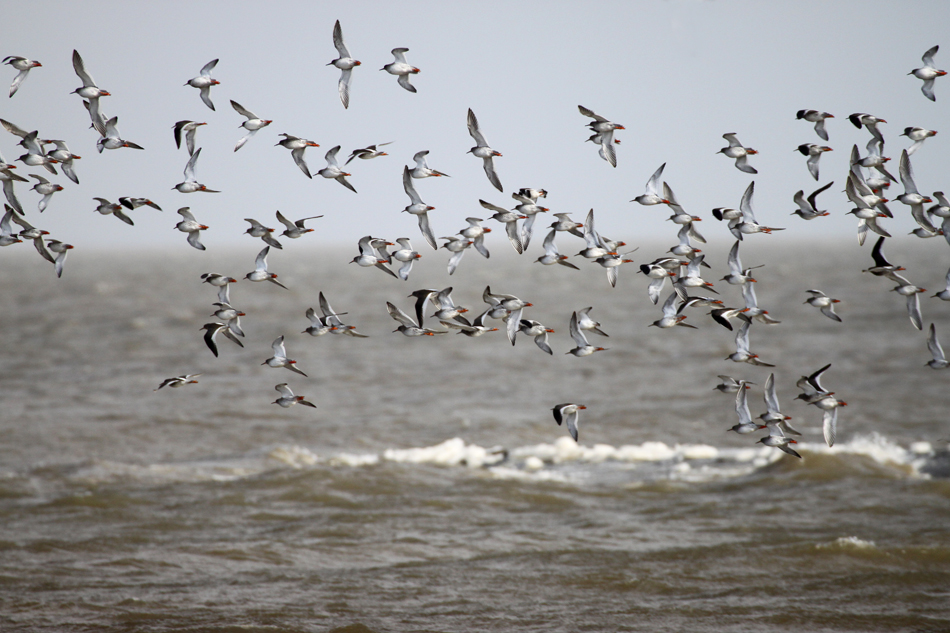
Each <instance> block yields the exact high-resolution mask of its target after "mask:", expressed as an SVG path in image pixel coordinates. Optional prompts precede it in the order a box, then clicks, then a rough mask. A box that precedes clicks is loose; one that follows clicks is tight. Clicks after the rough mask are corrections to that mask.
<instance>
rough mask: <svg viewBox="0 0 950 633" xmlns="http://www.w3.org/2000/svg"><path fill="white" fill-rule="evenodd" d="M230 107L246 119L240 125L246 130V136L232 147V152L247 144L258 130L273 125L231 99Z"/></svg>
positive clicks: (268, 120)
mask: <svg viewBox="0 0 950 633" xmlns="http://www.w3.org/2000/svg"><path fill="white" fill-rule="evenodd" d="M231 107H232V108H234V111H235V112H237V113H238V114H240V115H241V116H243V117H246V118H247V121H245V122H244V123H242V124H241V125H240V127H243V128H244V129H245V130H247V134H245V135H244V136H243V137H242V138H241V140H239V141H238V142H237V144H236V145H235V146H234V151H235V152H236V151H238V150H239V149H241V148H242V147H244V144H245V143H247V140H248V139H249V138H251V137H252V136H254V135H255V134H256V133H257V131H258V130H260V129H261V128H265V127H267V126H268V125H270V124H271V123H273V121H271V120H270V119H262V118H261V117H259V116H257V115H256V114H254V113H253V112H251V111H250V110H248V109H247V108H245V107H244V106H242V105H241V104H240V103H238V102H237V101H235V100H234V99H231Z"/></svg>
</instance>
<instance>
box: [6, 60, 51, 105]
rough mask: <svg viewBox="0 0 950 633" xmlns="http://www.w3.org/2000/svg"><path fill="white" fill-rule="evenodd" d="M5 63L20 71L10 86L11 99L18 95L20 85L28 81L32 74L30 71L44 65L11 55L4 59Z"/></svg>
mask: <svg viewBox="0 0 950 633" xmlns="http://www.w3.org/2000/svg"><path fill="white" fill-rule="evenodd" d="M3 63H4V64H7V65H9V66H12V67H13V68H15V69H16V70H18V71H20V72H18V73H17V76H16V77H14V78H13V83H12V84H10V96H11V97H12V96H13V95H15V94H16V91H17V90H19V89H20V84H21V83H23V80H24V79H26V76H27V75H28V74H30V70H31V69H33V68H38V67H40V66H42V65H43V64H41V63H39V62H38V61H34V60H32V59H27V58H26V57H20V56H19V55H9V56H7V57H4V58H3Z"/></svg>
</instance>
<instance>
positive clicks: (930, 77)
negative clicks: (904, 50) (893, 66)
mask: <svg viewBox="0 0 950 633" xmlns="http://www.w3.org/2000/svg"><path fill="white" fill-rule="evenodd" d="M939 49H940V47H939V46H934V47H932V48H929V49H927V52H926V53H924V55H923V57H921V59H922V60H923V62H924V65H923V66H922V67H920V68H915V69H913V70H912V71H910V72H909V73H907V74H908V75H913V76H914V77H917V79H922V80H923V82H924V85H923V86H921V87H920V91H921V92H922V93H924V96H925V97H927V98H928V99H930V100H931V101H936V100H937V97H935V96H934V80H935V79H936V78H937V77H943V76H944V75H946V74H947V71H945V70H938V69H937V68H936V67H935V66H934V55H936V54H937V51H938V50H939Z"/></svg>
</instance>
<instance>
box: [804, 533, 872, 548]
mask: <svg viewBox="0 0 950 633" xmlns="http://www.w3.org/2000/svg"><path fill="white" fill-rule="evenodd" d="M815 547H817V548H818V549H844V550H849V549H851V550H862V549H874V548H877V545H875V544H874V541H865V540H864V539H861V538H858V537H857V536H842V537H840V538H837V539H835V540H834V541H831V542H830V543H820V544H818V545H816V546H815Z"/></svg>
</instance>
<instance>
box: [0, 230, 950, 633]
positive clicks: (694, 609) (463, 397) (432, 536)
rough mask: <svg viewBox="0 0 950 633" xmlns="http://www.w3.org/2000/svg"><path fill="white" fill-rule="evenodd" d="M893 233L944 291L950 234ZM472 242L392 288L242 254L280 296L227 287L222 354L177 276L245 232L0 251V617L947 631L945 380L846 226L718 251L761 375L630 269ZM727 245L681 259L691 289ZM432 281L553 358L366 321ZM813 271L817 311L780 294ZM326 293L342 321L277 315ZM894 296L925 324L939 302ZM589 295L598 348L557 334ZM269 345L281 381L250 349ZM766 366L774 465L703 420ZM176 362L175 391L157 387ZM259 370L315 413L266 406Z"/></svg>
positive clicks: (176, 624) (67, 623)
mask: <svg viewBox="0 0 950 633" xmlns="http://www.w3.org/2000/svg"><path fill="white" fill-rule="evenodd" d="M766 239H767V238H766ZM300 242H301V243H303V242H304V240H301V241H300ZM773 244H776V245H778V246H776V247H774V248H769V247H772V245H773ZM902 244H903V242H900V243H895V246H894V247H893V248H889V250H888V256H889V257H890V258H891V259H892V260H894V261H897V262H899V263H902V264H904V265H905V266H906V267H907V268H908V269H909V272H908V276H909V277H910V278H911V280H912V281H915V282H916V283H918V284H919V285H924V286H926V287H928V288H933V289H935V290H938V289H940V287H942V285H941V284H942V279H943V276H944V275H945V274H946V268H947V265H948V264H950V262H947V261H944V260H945V259H946V258H945V252H946V244H945V243H942V242H941V243H937V240H930V241H926V242H925V241H918V244H913V243H908V244H906V245H905V246H903V247H902V246H901V245H902ZM491 246H493V248H492V250H493V253H492V259H491V260H489V261H485V260H483V259H481V258H479V257H478V256H477V255H476V254H474V253H469V254H467V255H466V256H465V258H464V259H463V261H462V263H461V265H460V266H459V269H458V271H457V272H456V274H455V275H454V276H452V277H451V278H449V277H447V276H446V275H445V271H444V268H443V266H444V261H445V258H444V257H443V256H441V255H436V254H433V253H431V252H429V253H424V256H425V257H424V259H423V260H422V262H420V264H423V263H424V264H425V265H420V266H419V267H418V268H417V269H415V270H414V271H413V274H412V276H411V277H410V281H409V282H408V283H405V282H401V281H400V282H397V281H396V280H393V279H391V278H388V277H386V276H385V275H383V274H382V273H380V272H378V271H375V270H372V269H368V270H367V269H359V268H358V267H356V266H346V265H342V264H341V262H345V261H347V260H348V259H349V258H350V257H352V255H353V253H350V252H349V251H345V252H344V251H331V252H329V253H321V252H309V253H308V248H307V246H304V245H301V246H299V247H298V245H297V244H294V245H293V247H294V250H293V251H292V252H290V251H291V249H289V248H288V249H287V250H286V251H285V252H283V253H278V254H272V256H271V258H270V260H269V261H270V264H271V268H272V269H273V270H275V271H276V272H278V273H279V274H280V277H281V280H284V282H285V283H286V284H287V285H288V286H289V287H290V290H289V291H285V290H281V289H280V288H277V287H276V286H271V285H269V284H255V285H252V284H250V283H249V282H242V283H240V284H238V285H237V286H236V287H235V288H233V289H232V299H233V303H234V305H235V306H236V307H239V308H240V309H242V310H244V311H245V312H247V314H248V316H247V317H245V319H243V320H242V326H243V327H244V330H245V332H247V338H246V341H245V342H246V347H245V348H244V349H243V350H242V349H240V348H238V347H236V346H234V345H233V344H231V343H230V342H228V341H226V340H222V341H219V347H220V351H221V356H220V358H217V359H215V358H214V357H213V356H212V355H211V353H210V352H209V351H208V349H207V348H206V347H205V346H204V344H203V342H202V340H201V334H202V332H201V331H200V330H199V328H200V327H201V326H202V325H203V324H204V323H206V322H208V321H211V320H213V319H210V318H208V316H207V315H209V314H210V313H211V311H212V310H213V308H212V307H211V303H212V302H213V301H215V300H216V299H215V293H214V291H213V289H212V288H210V287H208V286H207V285H203V284H201V283H200V282H199V278H198V277H199V275H200V273H202V272H208V271H209V270H216V271H218V272H222V273H226V274H230V275H232V276H235V277H242V276H243V275H244V273H246V272H247V271H249V270H251V268H252V266H253V258H254V254H255V253H256V251H257V249H256V248H250V247H249V249H248V252H243V251H242V252H239V253H228V254H224V255H220V254H214V253H210V252H209V253H198V252H195V253H187V252H182V253H180V254H178V253H176V255H175V258H174V259H172V260H168V259H167V258H160V257H158V256H157V255H155V256H152V255H148V254H146V255H135V254H132V253H115V254H108V255H106V254H99V255H95V254H93V255H90V254H82V253H79V252H76V253H75V254H73V255H71V256H70V260H69V262H68V263H67V271H66V274H65V276H64V278H63V279H62V280H59V281H57V280H56V279H55V278H54V277H53V276H52V274H51V271H50V270H48V267H47V266H46V265H45V264H44V265H42V266H40V264H41V263H42V262H39V261H38V258H37V257H36V255H35V253H32V252H28V251H27V250H22V251H20V252H10V251H13V249H5V250H4V253H3V256H4V257H5V264H6V265H7V266H9V268H7V270H17V271H19V272H18V274H17V275H16V276H12V275H8V276H6V277H4V278H3V279H0V291H2V293H3V294H2V296H3V302H2V306H3V308H2V310H3V327H2V328H0V344H2V350H3V351H2V354H0V359H2V362H0V386H2V394H3V398H2V405H3V406H2V409H0V431H2V436H3V442H2V443H0V629H2V630H3V631H34V630H57V631H59V630H76V631H102V630H126V631H146V630H147V631H164V630H187V631H231V630H242V631H256V630H260V631H265V630H266V631H269V630H287V631H326V630H334V629H344V630H346V631H350V632H353V633H356V632H358V631H367V630H371V631H379V632H382V631H480V630H491V631H502V630H503V631H510V630H513V629H517V630H523V631H607V630H611V631H641V630H649V631H723V630H730V631H784V630H789V631H791V630H795V631H801V630H807V631H825V630H827V631H832V630H834V631H943V630H948V629H950V509H948V507H950V504H948V501H950V456H948V453H947V451H946V446H947V439H948V438H950V431H948V429H947V423H946V413H945V412H946V406H947V404H948V400H950V388H948V382H947V381H948V380H950V371H944V372H937V371H932V370H930V369H929V368H926V367H924V363H925V362H926V361H927V360H929V358H930V356H929V355H928V353H927V350H926V342H925V340H926V334H925V333H922V332H918V331H917V330H915V329H913V327H912V326H911V325H910V323H909V320H908V319H907V313H906V310H905V309H904V300H903V298H901V297H899V296H897V295H896V294H895V293H892V292H888V290H889V288H890V287H891V286H892V284H891V282H888V281H886V280H882V279H879V278H872V277H871V276H869V275H862V274H861V273H860V270H861V269H862V268H866V267H867V266H868V265H869V264H870V257H869V248H868V246H866V247H865V248H864V249H858V248H857V246H856V245H855V246H853V247H852V246H850V245H849V246H847V247H836V248H835V250H832V249H831V248H820V249H819V248H817V247H816V246H815V245H813V244H807V245H806V244H795V243H788V242H787V241H786V242H781V241H779V240H776V241H773V242H771V243H768V244H766V243H765V241H764V240H751V239H750V240H747V241H746V242H745V243H744V244H743V247H742V248H743V252H742V256H743V263H744V264H745V265H746V266H751V265H756V264H758V263H768V266H767V267H766V268H764V269H761V270H759V271H757V272H759V273H761V276H758V278H759V279H760V281H759V288H758V296H759V300H760V304H762V305H763V307H766V308H767V309H769V311H770V314H772V315H773V316H775V317H776V318H778V319H779V320H781V321H782V323H781V324H780V325H777V326H764V325H756V326H754V327H753V330H752V348H753V351H755V352H757V353H758V354H759V355H760V356H761V357H762V358H763V359H764V360H766V361H768V362H772V363H775V364H776V365H777V367H776V368H775V369H774V370H769V369H767V368H756V367H752V366H749V365H737V364H734V363H730V362H728V361H724V360H723V358H724V357H725V356H726V355H727V354H729V353H730V352H731V351H732V346H733V335H732V334H731V333H729V332H727V331H726V330H725V329H723V328H721V327H720V326H718V325H716V324H715V323H713V322H712V321H711V320H710V319H709V318H708V317H706V316H705V315H704V314H703V312H704V310H697V311H693V312H690V313H689V315H690V316H689V319H688V322H692V323H694V324H696V325H697V326H699V329H698V330H687V329H684V328H676V329H675V331H658V330H657V329H656V328H648V327H647V326H648V324H649V323H650V322H652V321H653V320H655V319H656V318H658V309H657V308H656V307H654V306H652V305H650V303H649V301H648V300H647V298H646V291H645V286H646V284H645V283H644V280H643V278H642V275H639V274H636V273H635V271H636V269H635V268H632V267H629V268H628V267H625V268H624V269H623V270H622V271H621V274H620V281H619V283H618V286H617V288H615V289H611V288H610V287H609V285H608V284H607V281H606V278H605V275H604V273H603V271H602V270H601V269H599V268H596V267H585V268H583V269H582V270H581V271H569V270H566V269H558V270H552V269H551V268H546V267H542V266H540V265H536V264H528V263H527V261H526V258H527V256H525V258H522V259H518V258H516V257H515V256H514V255H513V254H511V255H509V254H508V253H507V252H505V251H504V249H503V246H506V245H504V244H502V243H498V242H496V243H494V244H492V245H491ZM667 246H668V245H663V247H662V248H660V247H658V246H654V245H644V246H642V248H641V251H640V252H638V253H637V254H636V255H635V257H636V258H637V262H638V263H640V262H642V261H647V260H649V259H652V258H653V257H656V256H658V255H660V254H661V253H662V251H663V250H665V248H666V247H667ZM730 246H731V244H728V243H724V244H718V245H712V246H711V247H710V248H709V251H710V256H709V259H710V261H712V262H713V263H714V269H713V271H714V272H713V273H710V274H709V275H708V276H707V278H708V279H710V280H712V281H715V280H716V279H718V278H719V277H721V276H722V275H723V274H725V272H726V270H724V263H725V255H726V252H727V251H728V249H729V247H730ZM309 248H310V249H315V248H316V247H315V246H313V245H309ZM911 248H913V251H912V250H911ZM565 250H567V249H566V248H565ZM34 260H37V261H34ZM209 262H212V263H209ZM513 271H516V274H512V272H513ZM447 283H452V284H453V286H454V287H455V292H454V294H453V296H454V298H455V299H456V301H458V302H459V303H462V304H464V305H466V306H468V307H470V308H471V309H472V310H473V312H475V313H476V314H477V311H480V307H479V306H480V305H481V292H482V289H483V288H484V286H485V285H486V284H491V287H492V289H493V290H495V291H496V292H509V293H513V294H517V295H519V296H521V297H522V298H524V299H526V300H529V301H531V302H533V303H534V307H533V308H530V309H529V310H530V315H529V316H531V317H532V318H536V319H538V320H540V321H542V322H544V323H545V324H547V325H549V326H550V327H554V328H555V329H556V330H557V331H556V333H555V334H553V335H552V337H551V345H552V347H553V348H554V351H555V354H554V356H553V357H551V356H547V355H546V354H543V353H542V352H541V351H540V350H538V349H537V348H536V347H535V346H534V345H533V344H532V342H531V341H530V340H527V339H524V340H519V342H518V344H517V345H516V346H515V347H514V348H512V346H511V345H510V344H509V343H508V341H507V340H506V338H505V337H504V334H503V333H502V332H496V333H492V334H489V335H486V336H483V337H481V338H479V339H469V338H467V337H464V336H456V335H454V334H452V335H445V336H442V337H436V338H430V337H425V338H424V340H423V339H408V338H405V337H402V336H400V335H398V334H391V331H392V330H393V329H394V328H395V326H396V323H395V322H393V321H392V320H391V319H390V318H389V316H388V315H387V314H386V311H385V301H387V300H388V301H392V302H393V303H395V304H396V305H399V306H401V307H403V308H404V309H405V310H406V311H409V310H410V306H411V304H410V300H409V299H408V298H406V295H408V294H409V292H411V291H412V290H415V289H417V288H422V287H433V288H441V287H443V286H445V285H446V284H447ZM815 287H817V288H821V289H823V290H824V291H825V292H827V293H828V294H829V295H831V296H835V297H838V298H841V299H842V300H843V302H842V303H841V304H839V306H840V307H839V308H838V312H839V313H840V314H841V315H842V318H843V319H844V323H842V324H838V323H833V322H832V321H830V320H828V319H826V318H824V317H823V316H821V315H820V314H819V313H818V312H817V311H816V310H814V309H813V308H811V307H810V306H804V305H802V302H803V301H804V299H805V298H806V297H805V294H804V289H806V288H815ZM716 288H717V289H719V290H721V291H722V293H723V295H724V296H725V297H726V299H727V302H728V303H733V304H737V303H739V301H740V300H741V299H740V298H739V293H738V290H737V289H736V288H733V287H726V284H724V283H717V284H716ZM321 290H322V291H324V292H325V293H326V294H327V296H328V298H329V299H330V302H331V303H332V305H333V307H334V308H336V309H337V310H339V311H347V312H349V315H348V320H349V321H351V322H352V323H354V324H355V325H357V326H358V328H359V330H360V331H362V332H364V333H366V334H369V335H370V338H367V339H359V340H357V339H351V338H349V337H342V336H324V337H321V338H318V339H315V338H312V337H309V336H307V335H303V334H300V332H301V331H302V330H303V329H304V328H305V327H306V326H307V325H308V323H307V320H306V319H305V317H304V312H305V311H306V309H307V308H308V307H310V306H314V307H316V304H317V300H316V296H317V293H318V292H319V291H321ZM927 294H928V295H929V294H931V293H927ZM922 303H923V312H924V323H925V328H926V327H927V326H928V325H929V323H930V322H936V323H937V327H938V332H940V333H943V337H942V338H943V340H944V343H945V344H946V345H950V319H948V318H947V306H946V304H944V303H942V302H939V301H937V300H936V299H934V300H930V299H929V298H928V297H927V296H926V295H925V298H923V299H922ZM588 305H593V306H594V310H593V312H592V314H593V316H594V317H596V318H598V319H599V320H600V321H601V322H602V323H603V328H604V329H605V330H606V331H607V332H608V333H609V334H610V337H609V338H607V339H603V341H604V342H603V343H600V344H603V345H604V346H605V347H608V348H610V349H609V351H606V352H602V353H598V354H595V355H594V356H592V357H589V358H581V359H578V358H574V357H573V356H568V355H565V354H564V352H566V351H567V350H568V349H570V348H571V347H573V343H572V342H571V340H570V338H569V336H568V334H567V322H568V320H569V318H570V313H571V311H573V310H577V309H580V308H583V307H586V306H588ZM281 334H283V335H285V337H286V340H287V350H288V353H289V355H290V356H291V357H292V358H296V359H297V360H298V365H299V366H300V367H301V368H302V369H303V370H304V371H305V372H307V373H308V374H309V375H310V377H309V378H303V377H300V376H296V375H293V374H291V373H290V372H288V371H286V370H282V369H272V368H269V367H261V366H260V363H261V362H262V361H263V360H264V359H266V358H267V357H268V356H270V343H271V341H272V340H273V339H274V338H276V337H277V336H279V335H281ZM829 362H831V363H832V368H831V369H830V370H829V371H828V372H827V373H826V375H825V376H824V377H823V382H824V384H825V386H826V387H828V388H830V389H832V390H834V391H835V392H836V393H837V395H838V396H839V397H841V398H843V399H845V400H847V401H848V403H849V404H848V406H847V407H846V408H843V409H842V411H841V415H840V421H839V431H838V443H837V444H836V445H835V447H833V448H830V449H829V448H828V447H827V446H825V445H824V443H823V441H822V438H821V429H820V426H821V416H820V415H819V414H820V412H818V411H815V410H814V407H807V406H805V405H803V404H801V403H800V402H797V401H794V400H793V398H794V395H795V394H796V393H797V390H796V388H795V381H796V380H797V379H798V377H799V376H800V375H802V374H806V373H810V372H811V371H814V370H815V369H817V368H818V367H821V366H822V365H824V364H826V363H829ZM769 371H775V373H776V384H777V386H778V394H779V398H780V401H781V402H782V404H783V410H784V411H786V412H787V413H788V414H789V415H792V416H793V417H794V420H793V423H795V424H796V426H797V427H798V428H800V430H802V431H803V433H804V437H803V439H802V443H801V444H799V451H800V452H801V453H802V455H803V459H802V460H798V459H795V458H794V457H790V456H787V455H784V454H783V453H781V452H779V451H777V450H775V449H770V448H767V447H763V446H761V445H758V444H755V439H756V438H757V436H743V437H738V436H736V435H735V434H732V433H728V434H727V433H725V429H727V428H728V427H729V426H731V425H732V424H734V423H735V412H734V399H733V398H732V397H731V396H727V395H723V394H720V393H719V392H716V391H713V389H712V387H713V386H714V385H715V384H716V383H717V382H718V381H717V379H716V375H717V374H721V373H724V374H730V375H733V376H736V377H742V378H747V379H750V380H752V381H754V382H756V383H757V385H756V386H755V387H754V389H753V391H751V392H750V399H749V402H750V407H751V409H752V412H753V415H754V416H755V415H758V414H759V413H760V412H761V411H762V410H764V405H763V404H762V397H761V386H762V384H763V383H764V382H765V378H766V377H767V376H768V372H769ZM184 373H201V374H202V376H201V377H200V378H199V380H200V383H199V384H198V385H188V386H187V387H184V388H180V389H175V390H171V389H163V390H161V391H159V392H153V389H154V388H155V387H157V386H158V384H159V383H160V382H161V380H162V379H164V378H165V377H168V376H172V375H177V374H184ZM284 381H286V382H289V383H290V385H291V387H292V388H293V389H294V390H295V392H296V393H298V394H303V395H306V396H308V399H310V400H312V401H313V402H314V403H315V404H316V405H317V407H318V409H316V410H314V409H308V408H305V407H295V408H293V409H290V410H284V409H280V408H279V407H276V406H274V405H273V404H271V402H272V401H273V400H274V399H275V398H276V397H277V392H276V391H274V385H275V384H277V383H278V382H284ZM565 401H576V402H582V403H585V404H586V405H587V406H588V409H587V410H585V411H582V412H581V413H582V417H581V428H580V440H581V442H580V443H579V444H575V443H574V442H573V440H571V439H570V438H569V437H567V435H566V431H565V430H564V429H563V428H559V427H558V426H557V425H556V424H555V423H554V420H553V418H552V416H551V413H550V408H551V407H552V406H553V405H554V404H555V403H558V402H565Z"/></svg>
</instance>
